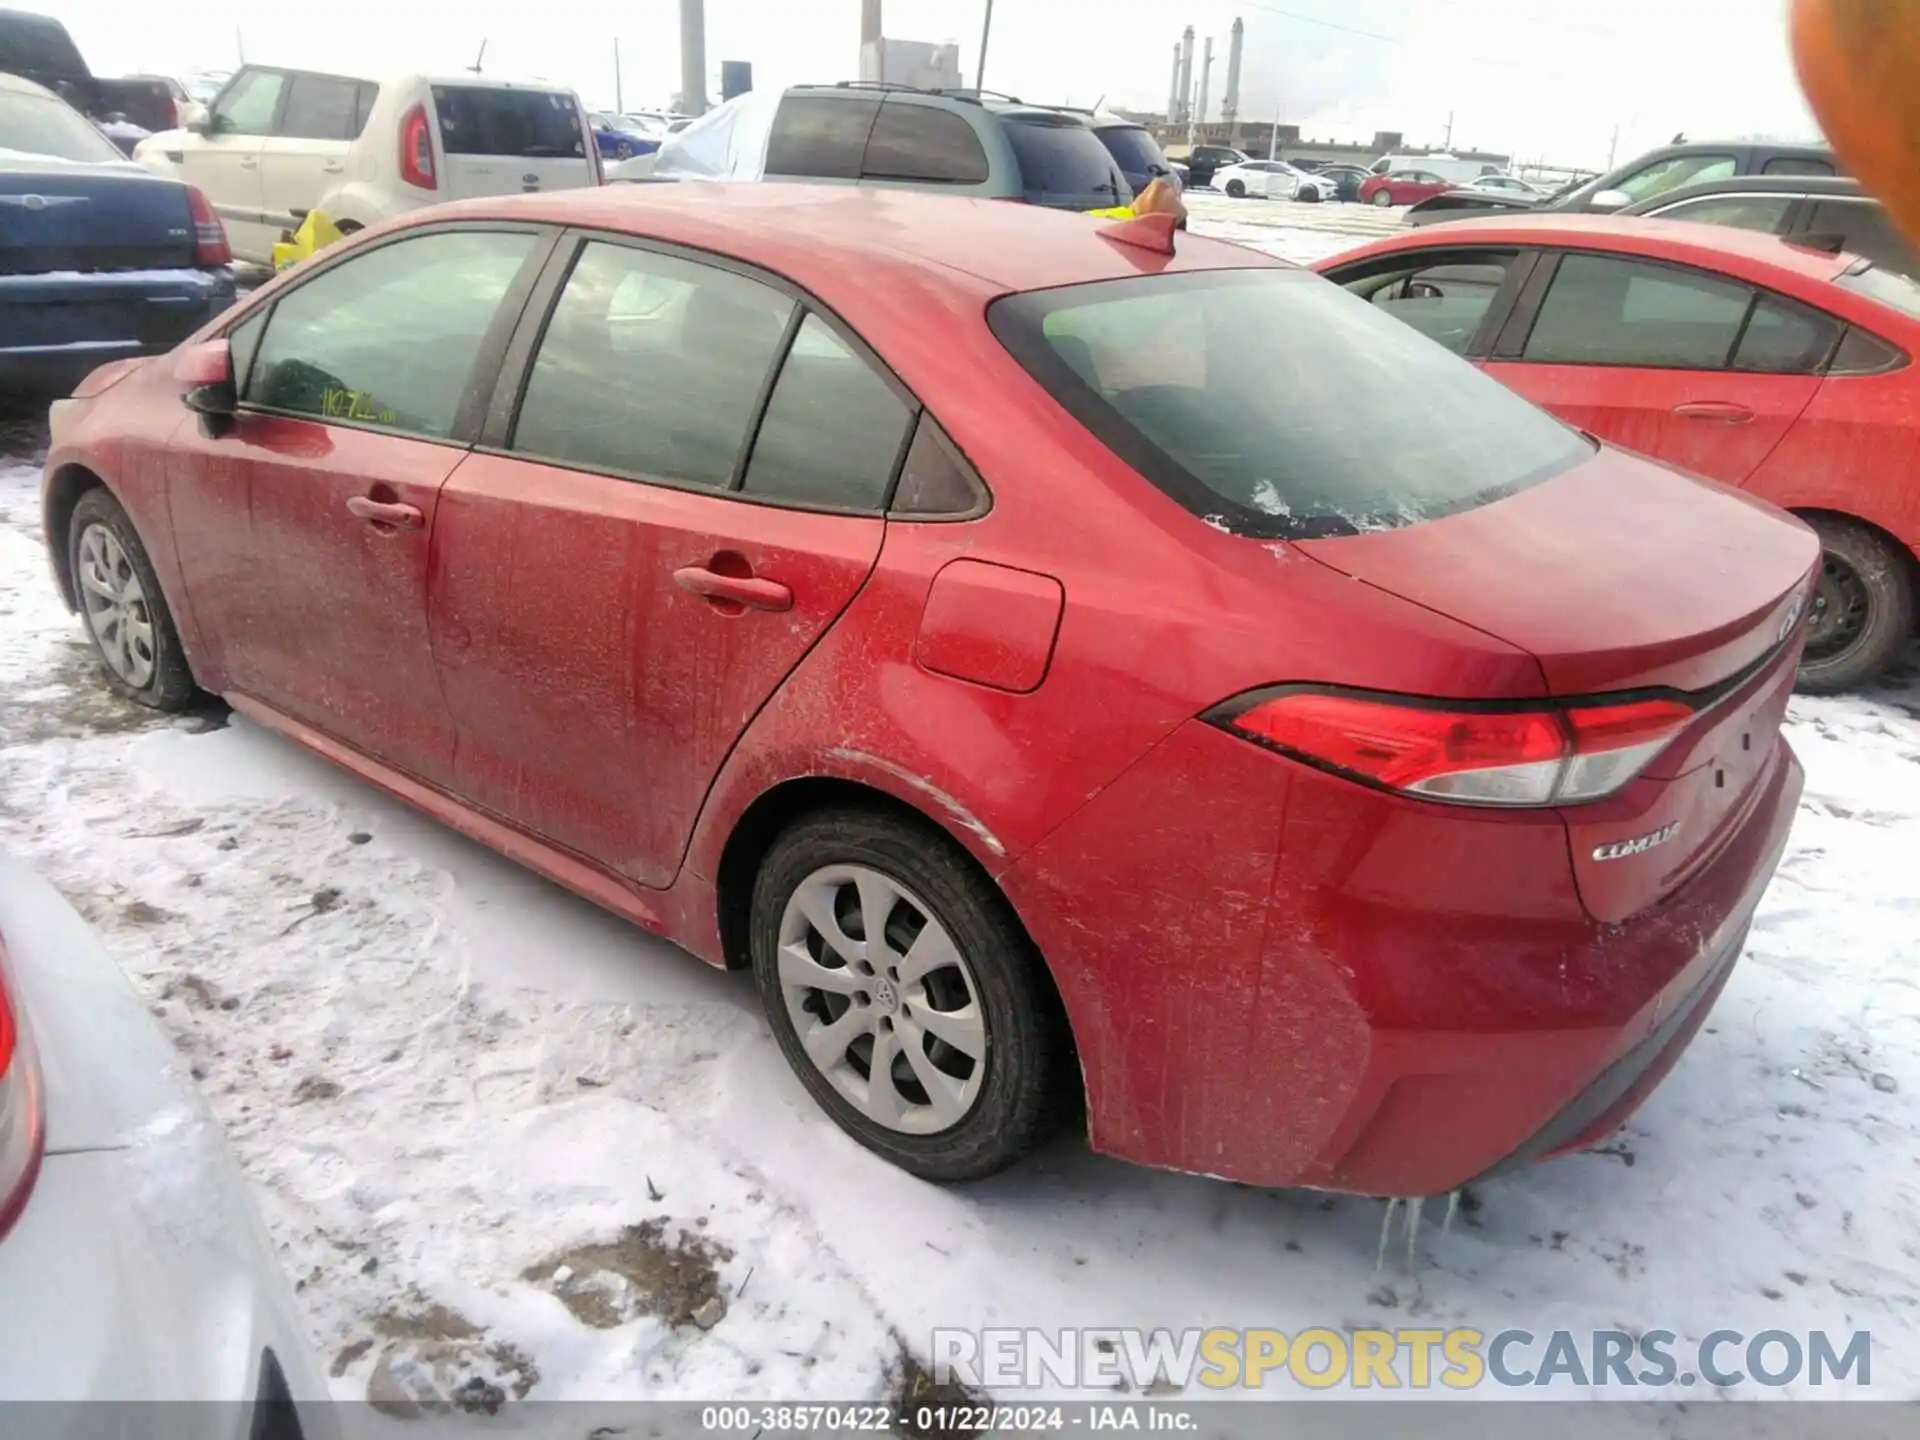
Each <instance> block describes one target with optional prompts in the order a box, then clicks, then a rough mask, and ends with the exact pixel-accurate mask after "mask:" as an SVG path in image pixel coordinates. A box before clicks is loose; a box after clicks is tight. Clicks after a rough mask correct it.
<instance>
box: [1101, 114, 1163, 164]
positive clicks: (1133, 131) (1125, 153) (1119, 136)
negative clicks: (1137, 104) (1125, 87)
mask: <svg viewBox="0 0 1920 1440" xmlns="http://www.w3.org/2000/svg"><path fill="white" fill-rule="evenodd" d="M1093 133H1094V135H1095V136H1097V137H1098V139H1099V141H1100V143H1101V144H1102V145H1104V146H1106V147H1107V153H1108V154H1110V155H1112V156H1113V158H1114V159H1115V160H1117V161H1119V162H1120V168H1121V169H1122V170H1125V171H1128V172H1129V173H1132V174H1148V175H1151V174H1152V173H1153V172H1154V171H1156V170H1165V169H1166V168H1167V157H1166V156H1164V155H1162V154H1161V153H1160V147H1159V146H1158V145H1157V144H1155V143H1154V139H1153V136H1151V135H1149V134H1148V133H1147V132H1146V131H1145V130H1142V129H1140V128H1139V127H1138V126H1136V125H1102V126H1101V127H1100V128H1099V129H1098V130H1096V131H1094V132H1093Z"/></svg>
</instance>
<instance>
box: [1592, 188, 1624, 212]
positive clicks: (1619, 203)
mask: <svg viewBox="0 0 1920 1440" xmlns="http://www.w3.org/2000/svg"><path fill="white" fill-rule="evenodd" d="M1632 203H1633V197H1632V196H1631V195H1629V194H1627V192H1626V191H1624V190H1597V191H1595V192H1594V193H1593V195H1592V196H1591V197H1589V199H1588V200H1587V208H1588V209H1589V210H1598V211H1601V212H1602V213H1603V214H1604V213H1606V212H1609V211H1613V210H1624V209H1626V208H1627V206H1629V205H1631V204H1632Z"/></svg>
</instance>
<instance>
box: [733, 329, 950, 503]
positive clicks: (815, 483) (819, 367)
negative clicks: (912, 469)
mask: <svg viewBox="0 0 1920 1440" xmlns="http://www.w3.org/2000/svg"><path fill="white" fill-rule="evenodd" d="M912 418H913V416H912V412H911V411H909V410H908V408H907V405H906V402H905V401H903V400H901V399H900V397H899V396H898V395H896V394H894V392H893V388H892V387H891V386H890V385H888V384H887V382H886V381H885V380H883V379H881V378H880V376H879V374H878V373H877V372H876V371H875V370H874V369H873V367H872V366H871V365H869V364H867V362H866V361H865V360H864V359H862V358H861V357H860V356H859V355H857V354H855V353H854V352H853V350H852V349H850V348H849V347H848V346H847V344H846V342H845V341H843V340H842V339H841V338H840V337H839V336H838V335H836V334H834V333H833V328H832V327H831V326H830V325H828V324H827V323H826V321H824V320H822V319H821V318H820V317H819V316H818V315H808V316H807V318H806V319H805V321H803V322H802V323H801V326H800V329H799V330H798V332H796V333H795V335H794V337H793V348H792V349H791V350H790V351H788V352H787V358H786V362H785V363H784V364H783V365H781V367H780V378H779V380H778V381H777V382H776V383H775V384H774V387H773V396H772V398H771V399H770V400H768V402H767V413H766V418H765V419H764V420H762V421H761V422H760V432H759V434H758V435H757V436H756V437H755V439H754V442H753V458H752V460H751V461H749V462H748V465H747V476H746V482H745V484H744V485H743V486H742V488H743V489H744V490H745V491H746V492H747V493H748V494H749V495H761V496H765V497H766V498H767V499H769V500H790V501H793V502H795V503H797V504H801V505H817V506H821V507H823V508H827V509H833V510H878V509H879V508H880V507H881V506H882V505H883V504H884V503H885V502H886V496H887V487H888V486H889V485H891V484H892V483H893V472H894V467H895V466H897V465H898V464H899V463H900V450H901V447H902V445H904V444H905V442H906V438H907V425H908V423H909V422H910V421H911V420H912Z"/></svg>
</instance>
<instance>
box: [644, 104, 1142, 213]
mask: <svg viewBox="0 0 1920 1440" xmlns="http://www.w3.org/2000/svg"><path fill="white" fill-rule="evenodd" d="M630 163H631V162H630ZM645 174H646V178H652V179H656V180H670V179H672V180H677V179H728V180H806V181H814V182H818V183H823V184H840V185H897V186H907V187H911V188H913V189H922V190H941V191H946V192H949V193H951V194H955V195H978V196H983V197H986V198H990V199H999V200H1026V201H1029V202H1031V203H1033V204H1035V205H1049V206H1054V207H1057V208H1059V209H1064V210H1098V209H1103V208H1106V207H1108V206H1114V205H1124V204H1126V203H1127V202H1128V201H1129V200H1131V199H1132V198H1133V187H1132V186H1131V185H1129V184H1128V183H1127V179H1126V176H1125V175H1123V174H1122V173H1121V170H1120V167H1119V166H1118V165H1117V164H1116V163H1115V162H1114V159H1113V156H1112V155H1111V154H1110V153H1108V150H1107V147H1106V146H1104V145H1102V144H1101V143H1100V139H1099V137H1098V136H1097V135H1096V134H1095V133H1094V132H1093V130H1092V128H1091V127H1090V126H1089V125H1088V124H1087V122H1086V120H1085V119H1083V118H1082V117H1080V116H1078V115H1069V114H1066V113H1064V112H1062V111H1059V110H1050V109H1047V108H1045V107H1043V106H1039V105H1025V104H1022V103H1021V102H1020V101H1018V100H1016V99H1014V98H1012V97H1011V96H1004V95H995V94H993V93H991V92H988V91H978V90H914V89H909V88H906V87H904V86H888V85H873V84H861V83H848V82H842V83H841V84H838V85H796V86H793V87H791V88H790V89H787V90H784V91H779V92H775V93H774V94H773V95H766V94H761V93H750V94H747V95H742V96H740V97H738V98H737V99H734V100H730V101H728V102H727V103H726V104H725V105H722V106H720V107H719V108H718V109H716V110H713V111H711V112H709V113H708V114H707V115H705V116H703V117H701V118H700V119H699V120H697V121H695V122H694V123H693V124H692V125H690V126H688V127H687V128H686V129H685V130H684V131H682V132H681V133H680V134H678V135H674V136H671V137H669V138H668V140H667V142H666V143H665V144H664V145H662V146H661V148H660V154H659V155H658V157H655V158H654V159H653V163H652V164H651V165H650V166H648V167H646V171H645ZM609 178H610V179H615V180H621V179H627V178H642V177H641V176H640V175H636V174H634V172H632V171H629V170H628V169H627V168H626V167H624V166H623V167H621V168H620V169H619V170H618V171H616V172H614V173H613V174H611V175H610V176H609Z"/></svg>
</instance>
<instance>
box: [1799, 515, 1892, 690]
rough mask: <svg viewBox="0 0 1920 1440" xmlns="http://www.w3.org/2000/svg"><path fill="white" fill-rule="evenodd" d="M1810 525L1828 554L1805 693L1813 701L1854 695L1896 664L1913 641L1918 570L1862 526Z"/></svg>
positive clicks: (1815, 521) (1830, 518)
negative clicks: (1815, 697)
mask: <svg viewBox="0 0 1920 1440" xmlns="http://www.w3.org/2000/svg"><path fill="white" fill-rule="evenodd" d="M1806 520H1807V523H1808V524H1809V525H1811V526H1813V528H1814V529H1815V530H1816V531H1817V532H1819V535H1820V546H1821V552H1822V553H1821V556H1820V579H1819V583H1818V584H1817V585H1816V587H1815V589H1814V605H1813V611H1814V613H1813V615H1812V616H1811V617H1810V618H1809V620H1808V622H1807V623H1808V634H1807V650H1806V653H1805V654H1804V655H1803V656H1802V657H1801V660H1800V676H1799V688H1800V689H1801V690H1802V691H1803V692H1805V693H1806V694H1809V695H1833V694H1837V693H1838V692H1840V691H1843V690H1856V689H1858V688H1860V687H1861V686H1862V685H1866V684H1868V683H1870V682H1871V681H1873V680H1874V679H1875V678H1877V677H1878V676H1879V675H1880V674H1881V673H1882V672H1883V671H1884V670H1885V669H1886V668H1887V667H1888V666H1889V665H1891V664H1892V663H1893V662H1894V661H1895V660H1896V659H1898V658H1899V657H1900V655H1901V653H1902V652H1903V651H1904V650H1905V649H1906V648H1907V644H1908V642H1909V641H1911V640H1912V638H1913V627H1914V572H1913V563H1912V561H1911V560H1909V559H1908V558H1907V557H1906V556H1905V555H1904V554H1902V553H1901V551H1900V548H1899V547H1898V546H1897V545H1895V544H1894V543H1893V542H1892V541H1891V540H1889V539H1888V538H1887V537H1886V536H1884V535H1882V534H1881V533H1880V532H1879V531H1877V530H1874V529H1872V528H1870V527H1869V526H1866V525H1863V524H1861V523H1860V522H1859V521H1858V520H1849V519H1846V518H1845V517H1843V516H1838V515H1810V516H1807V517H1806Z"/></svg>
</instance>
